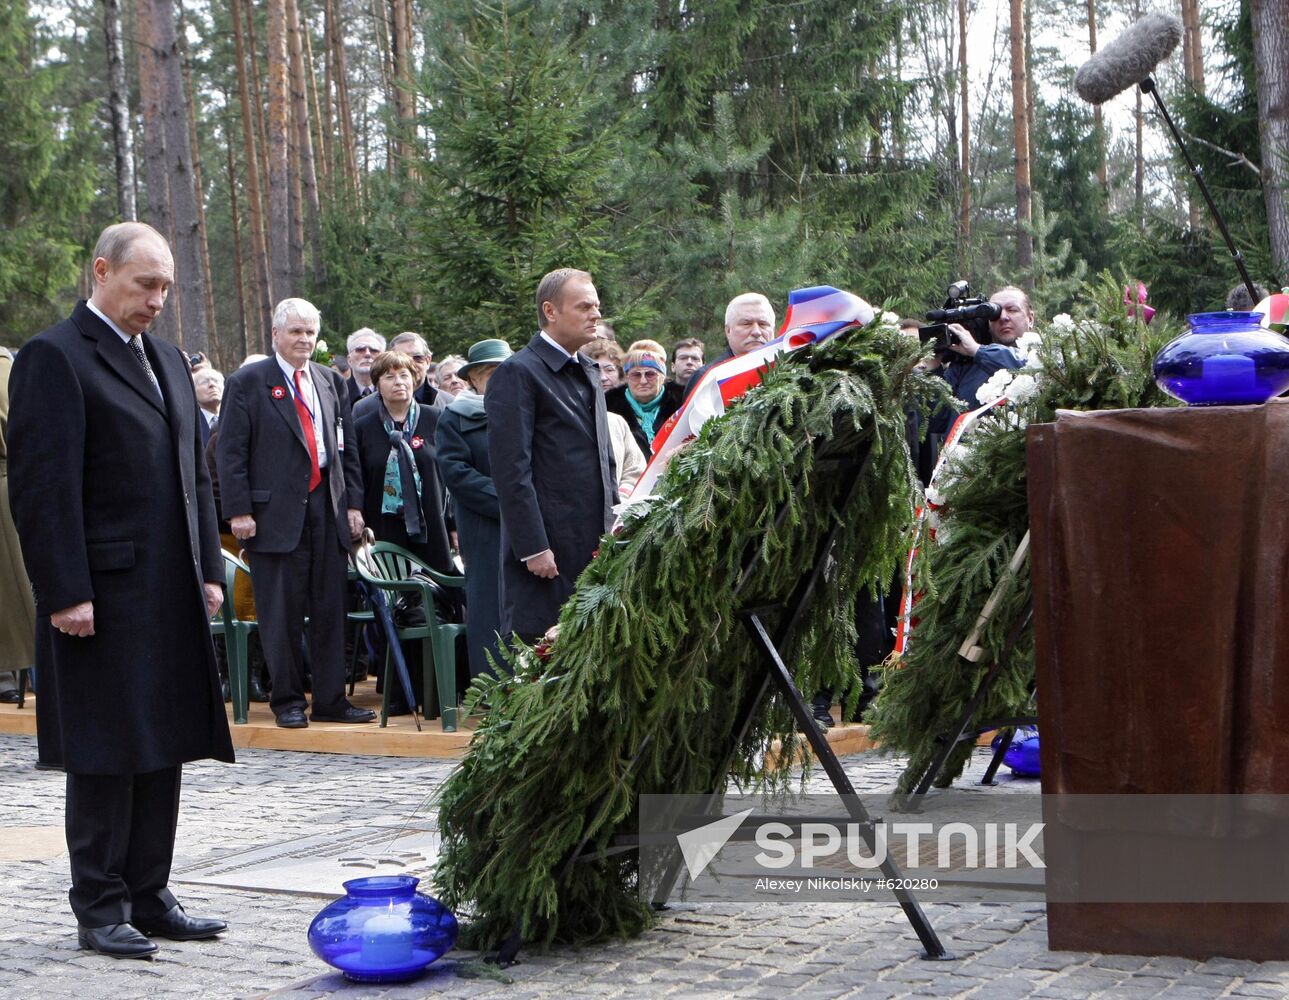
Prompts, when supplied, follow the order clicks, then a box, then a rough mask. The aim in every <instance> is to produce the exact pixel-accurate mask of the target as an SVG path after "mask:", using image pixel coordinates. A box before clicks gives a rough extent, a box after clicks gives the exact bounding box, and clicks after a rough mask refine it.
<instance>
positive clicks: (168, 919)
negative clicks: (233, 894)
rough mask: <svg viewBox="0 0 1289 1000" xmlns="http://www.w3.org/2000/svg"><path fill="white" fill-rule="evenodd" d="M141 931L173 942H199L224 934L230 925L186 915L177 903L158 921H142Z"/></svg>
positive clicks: (208, 918)
mask: <svg viewBox="0 0 1289 1000" xmlns="http://www.w3.org/2000/svg"><path fill="white" fill-rule="evenodd" d="M139 929H140V930H142V931H143V932H144V933H145V934H151V935H152V936H153V937H163V938H169V939H170V940H171V941H199V940H201V939H202V938H212V937H214V936H215V935H216V934H223V933H224V931H226V930H228V924H226V923H225V922H224V921H222V920H213V919H211V918H210V917H190V916H188V914H186V913H184V908H183V907H182V906H180V905H179V904H178V903H175V905H174V906H172V907H170V909H168V910H166V912H165V913H163V914H161V916H159V917H157V919H156V920H150V921H143V920H140V921H139ZM153 947H155V945H154V946H153Z"/></svg>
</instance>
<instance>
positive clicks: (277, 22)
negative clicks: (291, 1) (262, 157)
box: [268, 0, 297, 303]
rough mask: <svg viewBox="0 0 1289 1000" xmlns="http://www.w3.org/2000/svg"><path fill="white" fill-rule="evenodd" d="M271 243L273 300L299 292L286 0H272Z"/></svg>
mask: <svg viewBox="0 0 1289 1000" xmlns="http://www.w3.org/2000/svg"><path fill="white" fill-rule="evenodd" d="M268 15H269V27H268V83H269V244H270V247H271V251H272V252H271V254H270V258H271V259H270V263H271V264H272V266H273V301H274V302H275V303H276V302H281V301H282V300H283V299H286V298H291V297H293V296H295V294H296V292H297V289H296V285H295V276H294V275H293V274H292V271H291V176H290V175H291V149H290V124H291V114H290V106H289V101H290V93H289V91H288V88H287V69H288V65H289V63H288V55H287V39H286V34H287V25H286V0H268Z"/></svg>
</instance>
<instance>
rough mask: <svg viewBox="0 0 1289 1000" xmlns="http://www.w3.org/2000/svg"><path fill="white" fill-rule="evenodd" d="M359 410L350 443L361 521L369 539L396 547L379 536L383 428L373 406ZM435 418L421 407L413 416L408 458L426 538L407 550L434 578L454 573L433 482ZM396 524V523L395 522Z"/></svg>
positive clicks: (437, 485)
mask: <svg viewBox="0 0 1289 1000" xmlns="http://www.w3.org/2000/svg"><path fill="white" fill-rule="evenodd" d="M372 398H377V399H378V397H372ZM364 402H365V401H364ZM362 409H363V412H362V413H361V414H359V415H358V416H356V417H355V418H354V441H355V442H356V443H357V445H358V459H359V462H360V463H361V466H362V478H363V503H362V511H363V521H364V522H366V524H367V527H369V528H371V529H372V531H373V532H374V533H375V535H376V540H377V541H391V542H395V543H396V544H399V545H402V544H403V540H402V539H401V538H397V537H387V536H386V535H385V534H384V533H383V532H382V530H381V529H382V525H383V524H384V523H385V521H386V520H387V519H388V518H389V515H388V514H382V513H381V512H380V506H381V498H382V497H383V496H384V493H385V463H386V461H387V460H388V458H389V435H388V434H387V433H386V432H385V425H384V424H383V423H381V411H380V406H379V405H374V406H365V407H363V408H362ZM439 414H440V411H439V410H438V409H435V408H434V407H432V406H421V407H419V408H418V410H417V418H416V430H415V431H413V438H412V457H413V458H415V459H416V471H417V472H418V473H419V474H420V477H421V510H422V511H424V513H425V526H426V535H427V537H426V540H425V541H424V542H419V543H415V544H412V545H411V548H412V551H413V552H414V553H415V554H416V555H418V556H420V557H421V558H422V559H424V560H425V562H426V563H428V564H429V565H430V566H431V567H433V568H434V569H437V570H438V571H439V572H440V573H455V572H456V569H455V568H454V567H453V565H452V552H451V547H450V546H449V545H448V528H447V524H446V522H445V520H444V508H445V506H446V501H445V500H444V497H443V484H442V483H441V482H440V481H439V467H438V464H437V463H436V462H435V460H434V454H435V451H434V440H435V432H436V431H437V430H438V425H439ZM418 441H419V443H418ZM399 521H400V523H401V521H402V518H401V516H400V518H399Z"/></svg>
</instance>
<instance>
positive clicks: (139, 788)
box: [8, 222, 233, 958]
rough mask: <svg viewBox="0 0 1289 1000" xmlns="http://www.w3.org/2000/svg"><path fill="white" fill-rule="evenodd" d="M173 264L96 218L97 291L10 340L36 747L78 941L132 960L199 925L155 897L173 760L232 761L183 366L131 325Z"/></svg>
mask: <svg viewBox="0 0 1289 1000" xmlns="http://www.w3.org/2000/svg"><path fill="white" fill-rule="evenodd" d="M173 279H174V262H173V260H172V259H171V256H170V250H169V248H168V247H167V246H166V242H165V240H164V239H162V238H161V236H160V235H159V234H158V233H157V232H156V231H155V230H154V229H152V228H151V227H150V226H145V225H142V224H141V223H137V222H130V223H121V224H119V225H115V226H109V227H108V228H107V229H106V230H104V231H103V234H102V236H100V237H99V241H98V246H97V247H96V248H95V251H94V265H93V281H94V291H93V294H92V295H91V296H90V300H89V302H88V303H86V302H81V303H79V304H78V305H77V306H76V309H75V310H74V311H73V312H72V316H71V318H70V319H68V320H64V321H63V322H61V323H59V324H57V325H56V326H53V327H51V328H50V329H48V330H46V331H45V332H44V333H42V334H40V335H39V336H37V337H36V338H35V339H34V340H32V341H31V342H30V343H29V344H27V345H26V346H25V347H23V348H22V350H21V351H20V352H19V354H18V359H17V362H16V363H15V364H14V368H13V375H12V378H11V381H10V392H11V410H10V414H9V441H8V444H9V489H10V498H11V501H12V507H13V514H14V521H15V523H16V524H17V527H18V536H19V538H20V540H21V542H22V551H23V558H24V560H25V562H26V566H27V572H28V575H29V576H30V577H31V583H32V591H33V593H34V595H35V598H36V616H37V617H36V670H37V675H38V677H39V685H40V691H39V695H38V697H37V699H36V715H37V727H38V738H39V748H40V759H41V760H42V761H43V762H45V763H47V764H54V765H60V766H62V767H63V768H65V770H66V771H67V816H66V822H67V847H68V853H69V855H70V861H71V875H72V888H71V893H70V899H71V906H72V910H73V912H74V913H75V914H76V919H77V921H78V922H79V924H80V929H79V940H80V945H81V947H82V948H91V949H93V950H95V951H98V952H100V953H102V954H105V955H111V956H114V957H118V958H146V957H148V956H149V955H151V954H152V953H153V952H155V951H156V950H157V946H156V945H155V944H154V943H153V942H152V941H151V940H149V938H148V937H147V936H145V935H152V936H159V937H167V938H172V939H176V940H188V939H193V938H204V937H212V936H214V935H215V934H218V933H219V932H221V931H223V930H224V929H225V925H224V923H223V921H219V920H209V919H201V918H196V917H190V916H188V915H187V914H186V913H184V910H183V907H181V906H180V905H179V904H178V903H177V902H176V900H175V897H174V896H173V895H172V894H171V893H170V890H169V888H167V884H168V882H169V880H170V864H171V858H172V856H173V853H174V840H175V824H176V821H177V818H178V811H179V784H180V769H181V765H182V764H183V763H184V762H185V761H190V760H198V759H201V758H205V757H213V758H215V759H217V760H224V761H232V759H233V747H232V743H231V741H230V739H229V734H228V721H227V717H226V716H225V713H224V702H223V699H222V698H221V697H220V691H219V674H218V672H217V670H216V666H215V654H214V649H213V648H212V646H211V641H210V625H209V618H210V616H211V615H212V614H214V612H215V611H216V610H217V609H218V608H219V606H220V603H221V602H222V600H223V591H222V588H221V581H222V580H223V577H224V571H223V558H222V556H221V555H220V551H219V534H218V528H217V526H216V521H215V506H214V500H213V498H212V496H211V490H210V477H209V474H208V472H207V469H206V463H205V462H204V461H203V458H202V448H201V432H200V423H201V421H202V417H201V415H200V411H199V409H198V407H197V400H196V396H195V394H194V392H193V385H192V376H191V375H190V374H189V366H188V359H187V358H186V357H185V356H184V355H183V354H182V353H181V352H180V351H179V349H178V348H176V347H174V346H173V345H171V344H167V343H165V342H164V341H160V340H156V339H154V338H152V337H149V336H148V335H147V334H145V333H144V331H145V330H146V329H147V327H148V326H150V325H151V323H152V321H153V320H154V319H155V318H156V316H157V314H158V313H160V312H161V308H162V306H163V305H164V304H165V301H166V295H167V293H168V291H169V289H170V285H171V282H172V281H173Z"/></svg>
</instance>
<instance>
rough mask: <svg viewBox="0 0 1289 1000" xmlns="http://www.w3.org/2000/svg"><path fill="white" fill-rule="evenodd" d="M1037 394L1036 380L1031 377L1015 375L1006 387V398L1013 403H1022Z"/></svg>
mask: <svg viewBox="0 0 1289 1000" xmlns="http://www.w3.org/2000/svg"><path fill="white" fill-rule="evenodd" d="M1037 393H1038V380H1037V379H1036V378H1034V376H1033V375H1024V374H1022V375H1017V376H1016V377H1015V378H1014V379H1012V380H1011V384H1010V385H1008V386H1007V398H1008V399H1010V400H1011V401H1012V402H1013V403H1024V402H1026V401H1027V400H1029V399H1032V398H1033V397H1034V396H1035V395H1036V394H1037Z"/></svg>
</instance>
